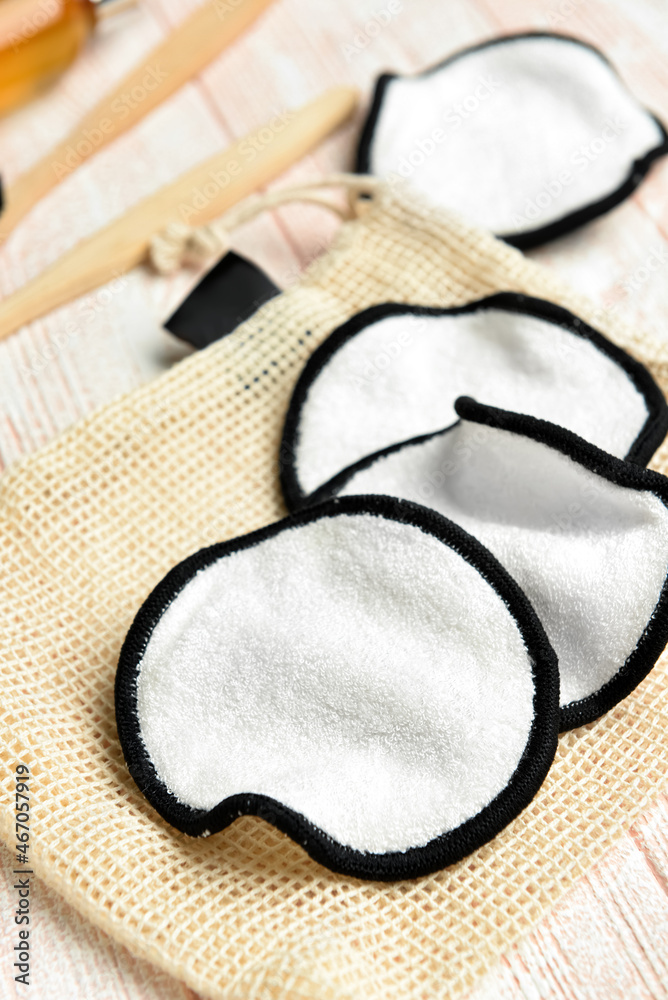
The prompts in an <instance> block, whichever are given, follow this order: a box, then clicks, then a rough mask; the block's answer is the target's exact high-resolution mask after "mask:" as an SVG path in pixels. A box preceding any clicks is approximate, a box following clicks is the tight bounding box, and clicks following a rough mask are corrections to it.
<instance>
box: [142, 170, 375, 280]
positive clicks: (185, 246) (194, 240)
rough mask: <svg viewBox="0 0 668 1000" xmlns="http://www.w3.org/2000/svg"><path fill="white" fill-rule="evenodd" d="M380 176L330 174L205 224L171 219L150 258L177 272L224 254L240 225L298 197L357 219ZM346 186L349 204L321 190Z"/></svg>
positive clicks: (160, 270)
mask: <svg viewBox="0 0 668 1000" xmlns="http://www.w3.org/2000/svg"><path fill="white" fill-rule="evenodd" d="M378 183H379V181H378V178H376V177H367V176H360V175H357V174H327V175H326V176H325V177H322V178H320V179H319V180H317V181H311V182H310V183H307V184H300V185H296V186H294V187H289V188H281V189H279V190H278V191H268V192H266V193H265V194H261V195H258V196H257V197H255V198H251V199H246V200H245V201H242V202H241V204H239V205H237V206H235V207H234V208H232V209H230V211H229V212H226V213H225V215H223V216H221V218H220V219H215V220H214V221H213V222H210V223H208V224H207V225H205V226H197V227H192V226H188V225H185V224H183V223H180V222H171V223H170V224H169V225H168V226H166V227H165V229H163V230H162V231H161V232H159V233H157V234H156V235H155V236H154V237H153V238H152V240H151V244H150V247H149V251H148V259H149V261H150V263H151V264H152V265H153V267H154V268H155V270H156V271H158V273H159V274H165V275H167V274H173V273H174V271H177V270H178V269H179V268H180V267H182V266H183V265H184V264H191V265H196V266H197V265H200V264H203V263H205V262H206V261H207V260H209V259H211V258H213V257H221V256H223V255H224V254H226V253H227V251H228V250H229V249H230V234H231V233H232V232H233V231H234V230H235V229H237V228H238V227H239V226H241V225H244V223H246V222H250V221H251V220H252V219H255V218H256V217H257V216H258V215H260V213H261V212H265V211H267V210H268V209H272V208H278V207H279V206H280V205H287V204H290V203H292V202H296V201H306V202H310V203H311V204H314V205H320V206H321V207H322V208H327V209H329V211H330V212H334V213H335V214H336V215H338V216H339V217H340V218H341V219H342V220H343V221H344V222H347V221H349V220H350V219H355V218H357V216H358V215H359V212H360V204H361V202H360V198H361V197H362V196H363V195H370V194H372V193H373V191H374V190H375V189H376V188H377V186H378ZM331 187H342V188H343V189H344V190H345V192H346V202H347V203H346V205H345V206H342V205H340V204H337V203H336V202H334V201H332V200H331V199H330V198H328V197H327V196H325V195H323V194H321V193H320V192H321V189H322V188H331Z"/></svg>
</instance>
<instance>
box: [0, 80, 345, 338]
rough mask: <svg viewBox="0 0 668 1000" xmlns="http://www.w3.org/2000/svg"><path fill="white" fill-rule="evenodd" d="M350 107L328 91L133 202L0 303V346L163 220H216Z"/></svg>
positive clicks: (141, 242)
mask: <svg viewBox="0 0 668 1000" xmlns="http://www.w3.org/2000/svg"><path fill="white" fill-rule="evenodd" d="M357 101H358V94H357V91H356V90H354V89H353V88H352V87H335V88H333V89H332V90H328V91H326V92H325V93H324V94H322V95H321V96H320V97H318V98H316V99H315V100H314V101H311V103H310V104H307V105H305V106H304V107H303V108H300V109H299V110H298V111H295V112H291V113H288V114H286V115H284V116H282V117H280V116H277V117H276V118H275V119H273V120H272V123H271V124H270V125H268V126H265V127H264V128H261V129H258V130H257V131H256V132H253V133H251V134H250V135H248V136H246V137H245V138H243V139H241V140H240V141H239V142H237V143H235V144H234V145H233V146H231V147H230V148H229V149H227V150H225V152H223V153H218V154H217V155H216V156H213V157H211V159H209V160H206V161H205V162H204V163H202V164H200V165H199V166H197V167H194V168H193V169H192V170H190V171H188V172H187V173H185V174H183V176H182V177H180V178H178V179H177V180H176V181H175V182H174V183H173V184H170V185H168V186H167V187H165V188H162V189H161V190H160V191H157V192H156V193H155V194H153V195H151V196H150V197H148V198H145V199H144V200H143V201H141V202H139V203H138V204H137V205H135V206H134V207H133V208H131V209H130V210H129V211H128V212H127V213H126V214H125V215H124V216H122V217H121V218H120V219H117V220H116V221H114V222H112V223H110V225H108V226H107V227H106V228H105V229H101V230H100V231H99V232H97V233H95V234H94V235H93V236H90V237H89V238H88V239H86V240H83V241H82V242H81V243H78V244H77V245H76V246H74V247H73V248H72V249H71V250H70V251H68V253H66V254H65V255H64V256H63V257H61V258H60V259H59V260H57V261H56V263H55V264H52V265H51V267H49V268H47V269H46V270H45V271H43V272H42V273H41V274H40V275H38V276H37V277H36V278H34V279H33V280H32V281H30V282H28V284H26V285H24V286H23V288H20V289H19V290H18V291H17V292H14V294H13V295H10V296H9V297H8V298H6V299H5V300H4V301H3V302H0V340H2V339H4V338H5V337H8V336H9V334H10V333H12V332H13V331H14V330H17V329H18V328H19V327H21V326H23V325H24V324H25V323H29V322H30V321H31V320H33V319H37V317H38V316H43V315H44V313H46V312H49V311H50V310H51V309H55V308H56V307H57V306H60V305H63V304H64V303H65V302H69V301H70V300H71V299H74V298H77V297H78V296H79V295H84V294H85V293H86V292H89V291H91V290H92V289H93V288H96V287H97V286H98V285H102V284H104V283H105V282H107V281H110V280H111V279H112V278H114V277H115V276H117V275H119V274H122V273H123V272H125V271H129V270H130V269H131V268H133V267H135V266H136V265H137V264H140V263H141V262H142V261H143V260H144V259H145V257H146V254H147V251H148V248H149V244H150V241H151V238H152V237H153V236H154V235H155V234H156V233H158V232H160V231H161V230H162V229H164V228H165V226H166V225H168V224H169V223H170V222H187V223H188V225H191V226H201V225H204V224H206V223H207V222H210V221H211V220H212V219H215V218H216V217H217V216H219V215H222V214H223V213H224V212H226V211H227V210H228V209H229V208H231V207H232V205H235V204H236V203H237V202H239V201H241V199H242V198H245V197H246V196H247V195H249V194H252V193H253V192H254V191H256V190H257V189H258V188H259V187H262V185H264V184H266V183H268V182H269V181H270V180H272V179H273V178H274V177H276V176H278V175H279V174H281V173H282V172H283V171H284V170H286V169H287V167H289V166H290V165H291V164H293V163H295V162H296V161H297V160H299V159H301V157H302V156H304V155H305V154H306V153H307V152H308V151H309V150H310V149H312V148H313V147H314V146H316V145H317V144H318V143H319V142H321V141H322V139H324V138H325V136H327V135H329V133H330V132H332V131H333V130H334V129H335V128H336V127H337V126H338V125H340V124H342V123H343V122H344V121H345V120H346V119H347V118H348V117H349V116H350V115H351V114H352V112H353V111H354V109H355V107H356V106H357Z"/></svg>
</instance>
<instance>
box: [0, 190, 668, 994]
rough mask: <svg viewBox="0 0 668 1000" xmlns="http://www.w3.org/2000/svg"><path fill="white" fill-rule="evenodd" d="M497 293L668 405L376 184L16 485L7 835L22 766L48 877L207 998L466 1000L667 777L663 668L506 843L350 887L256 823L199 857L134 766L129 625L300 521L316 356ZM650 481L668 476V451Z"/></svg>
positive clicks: (647, 344) (659, 367)
mask: <svg viewBox="0 0 668 1000" xmlns="http://www.w3.org/2000/svg"><path fill="white" fill-rule="evenodd" d="M502 290H511V291H518V292H523V293H526V294H529V295H533V296H536V297H540V298H544V299H548V300H551V301H553V302H555V303H557V304H560V305H562V306H565V307H567V308H569V309H571V310H572V311H573V312H575V313H577V314H578V315H580V316H581V317H582V318H583V319H585V320H586V321H588V322H590V323H592V324H593V325H594V326H596V327H597V328H598V329H600V330H601V332H603V333H604V334H606V335H607V336H608V337H609V338H611V339H612V340H614V341H617V342H618V343H620V344H622V345H623V346H624V347H625V348H626V349H627V350H628V351H630V352H631V353H632V354H634V355H635V356H636V357H637V358H639V359H640V360H641V361H643V362H644V363H645V364H647V365H648V367H649V368H650V370H651V372H652V374H653V375H654V377H655V378H656V379H657V381H658V382H659V384H660V385H661V387H662V388H663V390H664V392H665V391H666V389H667V388H668V359H667V358H666V357H664V356H663V355H662V351H663V349H662V348H661V347H659V346H658V345H657V344H655V343H653V342H652V341H651V340H650V339H648V338H647V337H644V336H641V335H640V334H637V333H633V334H631V333H630V332H629V331H627V330H626V329H624V327H623V326H622V325H621V324H620V323H619V322H618V321H616V320H615V319H614V317H612V316H609V315H607V314H605V313H604V312H600V311H598V312H597V310H595V309H594V307H593V306H592V305H591V304H590V303H588V302H587V301H586V300H585V299H583V298H582V297H581V296H579V295H576V294H575V293H573V292H571V291H569V290H568V289H567V288H565V287H564V286H563V285H562V284H561V282H560V281H559V280H558V279H556V278H555V277H554V276H552V275H551V274H550V273H548V272H547V271H545V270H544V269H543V268H541V267H540V266H538V265H537V264H535V263H533V262H531V261H529V260H527V259H526V258H525V257H523V256H522V254H521V253H519V252H518V251H516V250H514V249H512V248H511V247H509V246H507V245H506V244H504V243H502V242H499V241H498V240H495V239H494V238H493V237H491V236H489V235H487V234H485V233H483V232H481V231H479V230H477V229H474V228H472V227H470V226H468V225H466V224H464V223H462V222H461V221H459V220H458V219H457V218H455V217H454V216H451V215H450V214H448V213H447V212H445V211H442V210H436V209H435V208H434V207H433V206H429V205H426V204H424V203H422V202H419V201H417V200H414V198H413V196H411V195H410V194H409V193H407V192H406V191H404V190H400V189H399V188H398V187H394V188H392V187H385V186H383V185H380V186H377V187H375V188H374V190H373V195H372V198H371V199H361V200H359V201H358V202H357V203H356V213H355V217H354V218H352V219H351V220H350V221H347V222H345V224H344V225H343V227H342V229H341V231H340V233H339V235H338V238H337V239H336V241H335V244H334V246H333V247H332V249H331V250H330V251H329V252H328V253H327V254H326V255H325V256H324V257H322V258H321V259H320V260H319V261H317V262H316V263H315V264H314V265H313V266H312V267H311V268H310V269H309V271H308V272H307V274H306V275H305V276H304V277H303V279H302V281H301V282H300V283H299V284H298V285H296V286H294V287H292V288H290V290H288V291H286V292H284V293H283V294H281V295H279V296H278V297H276V298H274V299H272V300H271V301H270V302H268V303H267V304H266V305H265V306H263V307H262V308H261V309H260V310H259V312H257V313H256V314H255V315H254V316H253V317H252V318H251V319H250V320H249V321H248V322H246V323H244V324H243V325H242V326H241V327H240V328H239V329H237V330H236V331H235V332H234V333H233V334H232V335H230V336H228V337H226V338H224V339H223V340H221V341H219V342H217V343H215V344H213V345H212V346H210V347H209V348H207V349H206V350H204V351H202V352H200V353H199V354H195V355H193V356H191V357H190V358H188V359H187V360H185V361H182V362H181V363H179V364H178V365H177V366H175V367H174V368H173V369H172V370H171V371H170V372H168V373H167V374H165V375H163V376H162V377H160V378H159V379H157V380H155V381H154V382H152V383H150V384H147V385H145V386H143V387H142V388H140V389H138V390H135V391H133V392H132V393H130V394H129V395H127V396H124V397H122V398H120V399H118V400H116V401H115V402H113V403H111V404H110V405H108V406H106V407H104V408H103V409H101V410H99V411H98V412H96V413H94V414H93V415H92V416H90V417H89V418H87V419H86V420H84V421H82V422H80V423H79V424H77V425H76V426H74V427H72V428H71V429H69V430H68V431H66V432H65V433H64V434H62V435H61V436H60V437H59V438H58V439H57V440H55V441H54V442H52V443H51V444H49V445H48V446H47V447H46V448H44V449H42V450H41V451H40V452H38V453H36V454H34V455H32V456H30V457H29V458H28V459H26V460H25V461H23V462H22V463H20V464H18V465H17V466H15V467H14V468H12V469H11V470H10V471H9V472H8V473H7V474H5V476H4V477H3V479H2V482H1V484H0V487H1V494H0V519H1V522H2V523H1V525H0V540H1V541H0V544H1V557H0V608H1V609H2V610H1V612H0V613H1V615H2V631H3V636H4V641H3V643H2V654H1V655H2V659H3V663H2V678H3V697H2V728H1V730H0V745H1V748H2V780H3V787H4V791H5V795H3V803H4V804H3V807H2V812H1V813H0V819H1V825H0V830H1V832H2V836H3V839H4V840H5V841H6V843H7V844H8V845H10V847H14V846H15V825H14V824H15V812H14V798H13V793H14V780H15V778H14V774H15V768H16V765H17V764H18V763H19V762H21V763H23V764H25V765H27V766H28V767H29V768H30V771H31V775H32V778H31V794H32V806H31V812H32V819H31V822H32V826H31V854H30V861H31V866H30V867H31V869H33V870H34V871H35V872H36V874H37V875H39V876H40V877H41V878H43V879H44V880H45V881H46V882H47V883H48V884H49V885H50V886H52V887H53V888H55V889H56V890H58V891H59V892H60V893H62V895H63V896H64V897H65V898H66V899H67V900H68V901H69V902H70V903H71V904H73V905H74V906H75V907H77V908H78V910H79V911H80V912H81V913H82V914H83V915H85V916H86V917H88V918H89V919H91V920H92V921H93V922H94V923H96V924H97V925H98V926H99V927H101V928H103V929H104V930H105V931H106V932H107V933H109V934H111V935H112V936H113V937H114V938H116V939H117V940H118V941H121V942H122V943H124V944H125V945H127V946H128V947H129V948H130V949H131V950H132V951H133V952H134V953H135V954H137V955H139V956H142V957H144V958H147V959H149V960H151V961H153V962H155V963H156V964H158V965H159V966H160V967H162V968H163V969H165V970H167V971H168V972H170V973H171V974H173V975H174V976H177V977H179V978H180V979H182V980H183V981H184V982H186V983H187V984H188V985H189V986H190V987H192V988H193V989H195V990H197V991H199V992H200V993H201V994H203V995H204V996H207V997H215V998H229V1000H232V998H234V1000H260V998H262V1000H265V998H271V1000H274V998H285V1000H288V998H289V1000H296V998H308V1000H314V998H318V1000H329V998H332V1000H343V998H353V997H359V996H364V997H367V998H369V1000H373V998H378V1000H381V998H382V1000H385V998H387V997H396V998H416V1000H417V998H427V997H429V998H435V997H455V996H459V995H461V994H462V993H463V992H464V991H465V990H466V989H467V988H469V987H470V986H471V985H472V984H473V982H474V980H475V979H476V977H478V976H480V975H481V974H483V973H484V972H485V971H486V970H487V969H488V968H490V966H491V965H492V964H493V963H494V962H495V961H496V960H497V959H498V957H499V955H500V954H501V953H502V952H503V951H504V950H505V949H506V948H508V947H509V946H510V945H511V944H512V943H513V942H514V941H515V940H516V939H517V938H518V936H519V935H521V934H523V933H525V932H526V931H527V930H528V929H529V928H530V927H531V926H532V924H534V923H535V922H536V921H537V920H538V919H539V918H540V917H541V916H542V915H543V913H544V912H545V911H546V909H547V908H548V907H549V906H551V905H552V904H553V903H554V902H555V901H556V900H557V899H558V898H559V896H560V895H561V894H562V893H563V892H565V891H566V890H567V889H568V888H569V886H571V885H572V884H573V882H574V881H575V880H576V879H577V878H578V877H579V876H580V875H581V874H582V873H583V872H584V871H585V870H586V869H587V868H588V867H589V866H590V865H591V864H592V863H593V862H594V861H595V860H596V859H598V858H599V857H601V855H602V854H603V853H604V851H606V850H607V848H608V847H609V846H610V845H611V844H612V843H613V841H614V840H615V838H616V837H617V836H618V835H619V833H620V832H621V831H622V830H623V829H624V828H626V827H628V826H629V825H630V824H631V823H632V821H633V819H634V817H635V816H637V815H638V813H639V812H640V811H641V810H642V809H643V808H645V806H646V805H647V803H648V802H649V801H650V799H651V797H652V796H654V795H655V794H656V792H657V789H658V788H659V786H660V785H661V784H663V782H664V781H665V776H666V755H665V750H664V748H663V746H662V743H663V734H664V732H665V728H666V724H667V723H668V693H667V688H666V676H665V675H666V661H665V659H661V660H660V661H659V663H658V665H657V666H656V667H655V669H654V670H653V671H652V672H651V673H650V674H649V676H648V677H647V678H646V679H645V680H644V681H643V682H642V683H641V684H640V686H639V687H638V688H637V689H636V690H635V691H634V692H633V694H632V695H631V696H629V697H628V698H626V699H625V700H624V701H623V702H621V703H620V704H619V705H617V706H616V707H615V708H614V709H613V710H611V711H610V712H608V713H607V714H606V715H605V716H603V717H602V718H601V719H599V720H598V721H597V722H595V723H591V724H589V725H587V726H584V727H582V728H580V729H576V730H572V731H570V732H568V733H565V734H564V735H562V736H561V738H560V742H559V748H558V752H557V756H556V759H555V762H554V764H553V766H552V769H551V771H550V773H549V775H548V777H547V779H546V781H545V783H544V785H543V786H542V788H541V790H540V791H539V793H538V795H537V796H536V797H535V799H534V800H533V801H532V803H531V805H530V806H529V807H528V808H527V809H526V810H525V811H524V812H523V813H522V814H521V815H520V816H519V817H518V818H517V819H515V820H514V821H513V822H512V823H511V824H510V825H509V826H508V827H507V828H506V829H505V830H504V831H503V832H502V833H501V834H499V835H498V836H497V837H495V838H494V840H492V841H491V842H490V843H488V844H487V845H486V846H484V847H483V848H480V849H479V850H477V851H476V852H475V853H473V854H472V855H470V856H469V857H467V858H465V859H464V860H463V861H461V862H459V863H458V864H456V865H454V866H452V867H450V868H447V869H445V870H443V871H440V872H438V873H436V874H434V875H430V876H427V877H423V878H420V879H415V880H412V881H403V882H402V881H398V882H391V883H379V882H362V881H358V880H355V879H352V878H347V877H344V876H340V875H335V874H332V873H331V872H330V871H328V870H327V869H325V868H323V867H321V866H320V865H318V864H317V863H316V862H315V861H313V860H311V859H310V858H309V857H308V855H307V854H306V853H305V852H304V851H302V850H301V848H300V847H298V846H297V845H296V844H295V843H294V842H293V841H292V840H290V839H289V838H287V837H286V836H284V835H283V834H281V833H279V832H278V831H277V830H276V829H274V828H273V827H271V826H269V825H267V824H266V823H264V822H263V821H262V820H260V819H257V818H254V817H243V818H240V819H239V820H237V821H236V822H235V823H233V824H232V825H231V826H230V827H228V828H227V829H226V830H224V831H222V832H221V833H219V834H218V835H216V836H214V837H211V838H208V839H206V840H194V839H189V838H187V837H185V836H183V835H181V834H179V833H177V832H176V831H175V830H173V829H172V828H171V827H169V826H168V825H167V824H166V823H164V822H163V821H162V820H161V819H160V818H159V817H158V816H157V814H156V813H155V812H154V811H153V810H152V809H151V807H150V806H149V805H148V803H147V802H146V801H145V800H144V798H143V797H142V795H141V794H140V792H139V791H138V789H137V788H136V786H135V785H134V783H133V781H132V779H131V777H130V775H129V773H128V771H127V768H126V766H125V763H124V760H123V756H122V754H121V750H120V746H119V742H118V738H117V733H116V727H115V723H114V676H115V670H116V664H117V661H118V655H119V650H120V648H121V645H122V642H123V639H124V637H125V635H126V633H127V630H128V628H129V626H130V624H131V622H132V620H133V617H134V615H135V613H136V611H137V609H138V608H139V606H140V605H141V603H142V601H144V599H145V598H146V596H147V595H148V594H149V593H150V591H151V590H152V589H153V588H154V587H155V586H156V584H157V583H158V582H159V581H160V579H161V578H162V577H163V576H164V575H165V573H166V572H167V571H168V570H169V569H170V568H171V567H172V566H174V565H175V564H176V563H177V562H179V561H180V560H182V559H183V558H184V557H186V556H187V555H189V554H190V553H192V552H194V551H196V550H197V549H199V548H201V547H203V546H206V545H210V544H212V543H214V542H217V541H221V540H223V539H226V538H232V537H234V536H237V535H240V534H243V533H245V532H248V531H251V530H253V529H256V528H259V527H261V526H263V525H266V524H269V523H270V522H272V521H274V520H276V519H277V518H280V517H282V516H283V515H284V514H285V508H284V506H283V502H282V499H281V493H280V488H279V457H280V456H279V443H280V440H281V432H282V426H283V420H284V417H285V412H286V409H287V406H288V402H289V400H290V396H291V394H292V391H293V388H294V385H295V382H296V380H297V378H298V376H299V374H300V372H301V370H302V368H303V366H304V364H305V362H306V361H307V359H308V358H309V356H310V355H311V353H312V352H313V350H314V349H315V348H316V347H317V346H318V345H319V344H320V343H321V342H322V341H323V340H324V338H325V337H326V336H327V335H328V334H329V333H330V332H331V331H332V330H333V329H334V328H335V327H336V326H338V325H339V324H341V323H342V322H344V321H345V320H347V319H348V318H349V317H350V316H351V315H352V314H354V313H355V312H358V311H359V310H361V309H364V308H367V307H369V306H371V305H374V304H376V303H382V302H387V301H393V302H409V303H419V304H423V305H427V306H450V305H457V304H463V303H466V302H469V301H472V300H475V299H479V298H481V297H483V296H486V295H490V294H492V293H494V292H497V291H502ZM651 466H652V467H653V468H656V469H659V470H660V471H663V472H666V471H668V452H667V451H666V449H665V446H663V447H662V448H661V449H660V450H659V451H658V452H657V454H656V455H655V457H654V459H653V461H652V463H651Z"/></svg>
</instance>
